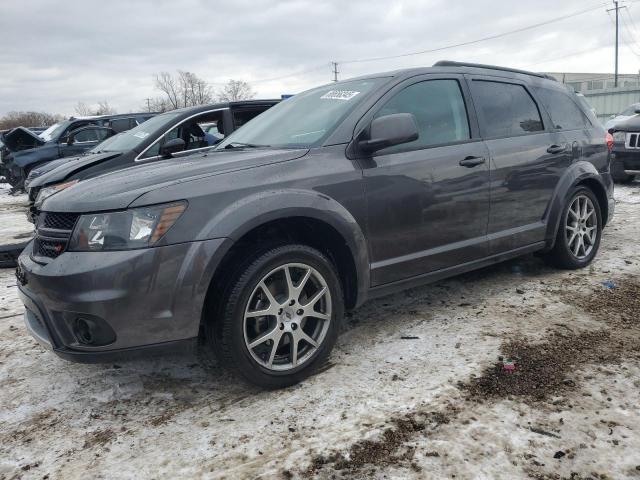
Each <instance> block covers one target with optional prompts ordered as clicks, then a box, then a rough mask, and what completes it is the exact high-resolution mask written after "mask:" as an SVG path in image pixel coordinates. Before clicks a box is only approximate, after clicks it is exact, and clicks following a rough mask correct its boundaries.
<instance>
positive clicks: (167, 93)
mask: <svg viewBox="0 0 640 480" xmlns="http://www.w3.org/2000/svg"><path fill="white" fill-rule="evenodd" d="M156 89H157V90H160V91H161V92H162V93H163V96H164V97H165V98H164V99H165V100H166V102H167V105H168V106H169V108H168V110H175V109H176V108H180V94H179V92H178V85H177V82H176V80H175V79H174V78H173V77H172V76H171V74H170V73H169V72H160V73H159V74H158V75H156Z"/></svg>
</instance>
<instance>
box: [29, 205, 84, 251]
mask: <svg viewBox="0 0 640 480" xmlns="http://www.w3.org/2000/svg"><path fill="white" fill-rule="evenodd" d="M79 216H80V215H79V214H77V213H55V212H41V213H39V214H38V217H37V228H36V238H35V241H34V242H33V255H34V256H36V257H45V258H56V257H57V256H58V255H60V254H61V253H62V252H64V251H65V250H66V248H67V244H68V243H69V239H70V238H71V233H72V232H73V227H74V225H75V224H76V221H77V220H78V217H79Z"/></svg>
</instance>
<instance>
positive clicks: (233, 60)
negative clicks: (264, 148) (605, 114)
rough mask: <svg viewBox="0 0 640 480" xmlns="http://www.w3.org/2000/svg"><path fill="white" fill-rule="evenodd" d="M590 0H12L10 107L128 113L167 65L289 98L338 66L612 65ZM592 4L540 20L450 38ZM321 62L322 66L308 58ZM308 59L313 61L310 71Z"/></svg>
mask: <svg viewBox="0 0 640 480" xmlns="http://www.w3.org/2000/svg"><path fill="white" fill-rule="evenodd" d="M627 5H628V9H627V11H626V12H624V11H622V12H621V16H622V19H623V20H624V21H623V22H622V24H621V25H622V37H621V42H622V43H623V45H621V48H620V71H621V72H624V73H635V74H637V73H638V69H639V68H640V57H639V55H640V30H636V26H637V27H638V28H640V2H638V3H631V2H627ZM612 6H613V4H612V2H608V3H607V2H604V1H602V2H597V1H593V0H591V1H589V0H564V1H562V2H558V1H557V0H539V1H535V0H531V1H528V2H519V1H518V2H514V1H513V0H510V1H497V0H464V1H463V0H458V1H451V0H415V1H410V0H406V1H392V0H386V1H379V0H292V1H280V2H278V1H268V0H252V1H248V0H234V1H227V2H224V1H222V2H220V1H216V2H214V1H205V0H168V1H165V0H153V1H150V0H146V1H143V0H136V1H131V0H80V1H72V0H67V1H64V2H57V1H53V0H2V8H1V14H0V115H1V114H4V113H6V112H8V111H11V110H38V111H48V112H52V113H62V114H65V115H68V114H72V113H73V111H74V106H75V105H76V104H77V102H78V101H82V102H85V103H87V104H95V103H97V102H98V101H100V100H107V101H108V102H109V103H110V104H111V105H112V106H113V107H115V108H116V109H117V110H118V112H128V111H132V110H140V109H142V107H143V105H144V103H145V100H144V99H145V98H147V97H152V96H156V95H158V92H157V91H154V86H153V83H154V82H153V77H154V74H155V73H157V72H160V71H171V72H175V71H176V70H178V69H181V70H188V71H191V72H194V73H196V74H197V75H199V76H201V77H203V78H204V79H206V80H207V81H209V82H211V83H212V84H213V87H214V88H219V87H220V85H219V84H223V83H224V82H226V81H227V80H229V79H230V78H233V79H241V80H246V81H248V82H249V83H250V84H251V85H252V87H253V88H254V90H255V91H256V92H257V97H258V98H260V97H262V98H264V97H279V96H280V94H283V93H296V92H299V91H302V90H304V89H307V88H310V87H313V86H316V85H320V84H323V83H327V82H328V81H329V80H330V79H331V78H332V74H331V68H332V67H331V64H330V62H331V61H338V62H340V63H339V65H338V69H339V71H340V74H339V78H340V79H344V78H349V77H353V76H357V75H361V74H366V73H374V72H381V71H385V70H393V69H397V68H405V67H413V66H428V65H431V64H433V63H434V62H435V61H437V60H440V59H450V60H465V61H471V62H479V63H493V64H500V65H506V66H512V67H518V68H528V69H534V70H540V71H567V72H602V73H609V72H613V58H614V55H613V42H614V28H613V23H612V20H611V18H612V17H610V16H609V14H607V12H606V8H610V7H612ZM588 8H595V9H594V10H592V11H589V12H587V13H582V14H580V15H576V16H573V17H571V18H567V19H564V20H561V21H557V22H554V23H550V24H548V25H545V26H541V27H538V28H532V29H529V30H525V31H523V32H519V33H514V34H511V35H507V36H503V37H500V38H496V39H491V40H487V41H483V42H479V43H476V44H472V45H467V46H461V47H457V48H453V49H448V50H444V51H439V52H434V53H426V54H421V55H414V56H406V57H401V58H397V59H386V60H379V61H368V62H358V63H347V61H349V60H359V59H366V58H371V57H383V56H389V55H398V54H403V53H410V52H415V51H422V50H429V49H434V48H439V47H443V46H447V45H452V44H459V43H464V42H467V41H472V40H476V39H479V38H483V37H487V36H492V35H496V34H501V33H503V32H509V31H512V30H516V29H519V28H523V27H528V26H530V25H533V24H537V23H541V22H545V21H547V20H551V19H554V18H557V17H561V16H563V15H569V14H573V13H576V12H579V11H582V10H585V9H588ZM309 70H312V71H309ZM300 72H305V73H300Z"/></svg>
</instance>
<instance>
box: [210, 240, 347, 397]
mask: <svg viewBox="0 0 640 480" xmlns="http://www.w3.org/2000/svg"><path fill="white" fill-rule="evenodd" d="M245 265H246V266H245V267H242V268H240V272H238V273H237V274H236V275H235V276H234V278H233V279H232V280H231V283H230V284H229V285H228V288H227V289H226V293H224V294H223V298H222V306H221V308H219V309H217V311H218V312H220V318H216V319H208V320H209V321H208V322H207V323H206V324H205V329H206V331H207V335H206V337H207V338H208V339H211V340H212V344H209V345H207V346H205V348H207V347H209V348H213V349H214V350H215V353H216V355H217V356H218V357H219V358H220V359H221V360H222V363H223V364H224V365H225V366H228V367H231V368H232V369H234V370H236V371H237V372H238V373H240V374H241V375H242V376H243V377H245V378H246V379H247V380H248V381H250V382H251V383H254V384H256V385H259V386H261V387H266V388H280V387H285V386H288V385H292V384H294V383H297V382H299V381H301V380H302V379H304V378H306V377H308V376H309V375H310V374H311V373H313V371H314V370H315V369H316V368H317V367H319V366H320V365H322V364H323V363H324V362H325V361H326V359H327V358H328V356H329V353H330V352H331V350H332V348H333V346H334V344H335V341H336V339H337V336H338V331H339V323H340V322H341V320H342V316H343V311H344V300H343V295H342V288H341V285H340V280H339V279H338V275H337V274H336V271H335V268H334V266H333V264H332V263H331V261H329V259H327V258H326V257H325V256H324V255H323V254H322V253H320V252H319V251H317V250H315V249H313V248H311V247H308V246H306V245H284V246H280V247H276V248H273V249H271V250H269V251H267V252H265V253H257V252H256V253H254V254H253V255H251V254H250V255H249V259H248V260H247V262H246V263H245Z"/></svg>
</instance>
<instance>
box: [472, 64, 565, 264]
mask: <svg viewBox="0 0 640 480" xmlns="http://www.w3.org/2000/svg"><path fill="white" fill-rule="evenodd" d="M468 78H469V80H470V83H471V91H472V93H473V99H474V104H475V107H476V111H477V112H478V117H479V123H480V132H481V134H482V136H483V138H484V139H485V143H486V145H487V147H488V148H489V153H490V157H491V210H490V214H489V225H488V236H489V252H490V254H498V253H501V252H507V251H510V250H514V249H517V248H520V247H525V246H527V245H531V244H534V243H537V242H540V241H543V240H544V235H545V214H546V210H547V205H548V204H549V201H550V199H551V196H552V195H553V191H554V189H555V186H556V184H557V183H558V180H559V178H560V175H561V174H562V172H563V171H564V169H565V168H566V167H567V165H568V163H569V162H570V155H571V153H570V146H569V145H568V144H567V141H566V140H565V139H564V137H563V136H562V135H561V134H560V133H558V132H556V131H554V130H553V129H552V128H551V122H550V121H549V118H548V116H547V115H546V112H545V111H544V110H543V109H542V108H540V106H539V105H538V103H537V101H536V99H535V98H534V96H533V95H532V92H531V90H530V88H529V87H528V85H526V84H525V83H524V82H521V81H518V80H515V79H514V80H511V79H504V78H502V77H490V76H479V75H470V76H469V77H468Z"/></svg>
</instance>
